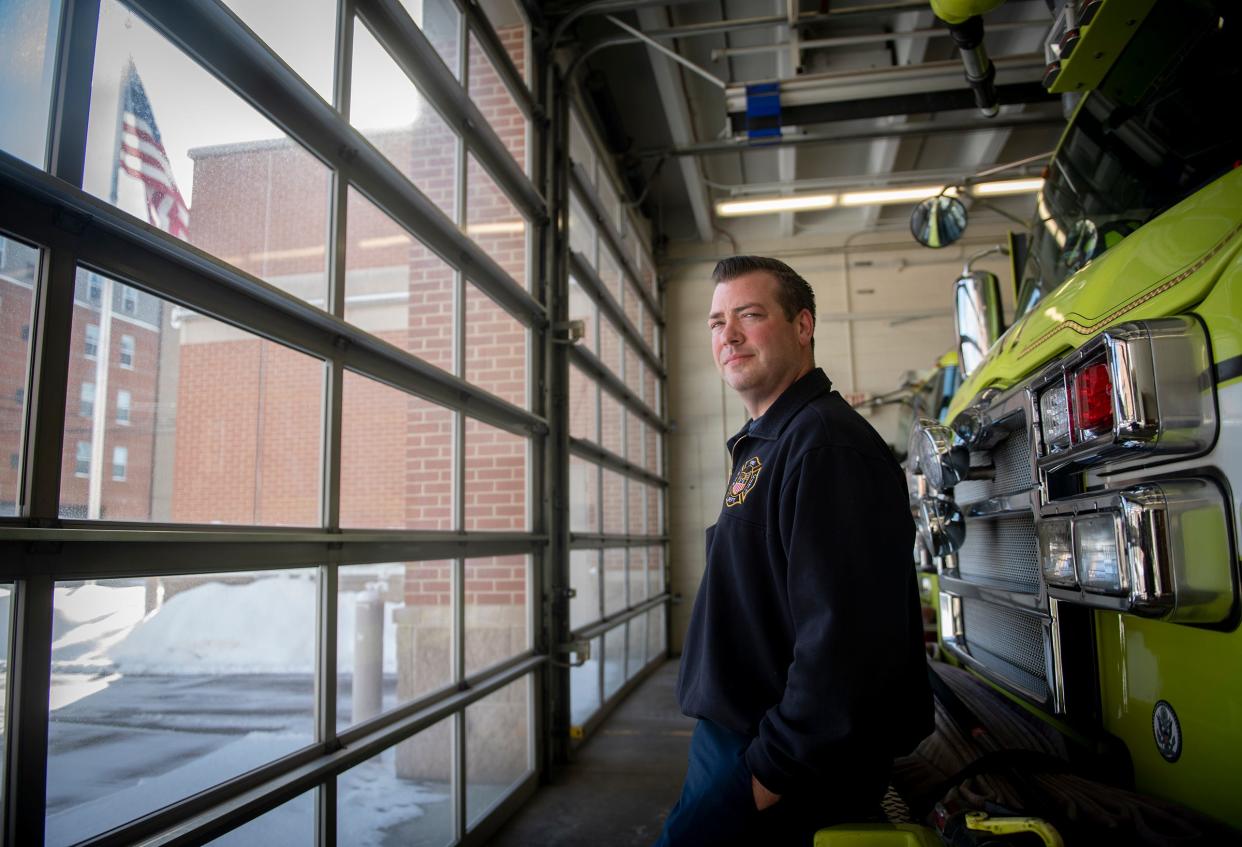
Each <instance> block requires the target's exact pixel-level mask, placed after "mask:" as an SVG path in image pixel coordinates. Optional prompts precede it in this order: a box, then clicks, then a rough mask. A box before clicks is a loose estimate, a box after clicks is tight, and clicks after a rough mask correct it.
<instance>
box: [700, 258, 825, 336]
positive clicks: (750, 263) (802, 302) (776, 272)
mask: <svg viewBox="0 0 1242 847" xmlns="http://www.w3.org/2000/svg"><path fill="white" fill-rule="evenodd" d="M755 271H766V272H767V273H770V274H771V275H772V276H773V277H774V278H775V279H776V302H777V303H779V304H780V306H781V311H783V312H784V313H785V320H787V321H791V322H792V321H793V319H794V318H796V317H798V313H799V312H801V311H802V310H803V309H806V310H807V311H808V312H810V313H811V326H812V328H813V327H814V326H815V292H814V291H812V290H811V286H810V284H809V283H808V282H807V281H806V280H805V279H803V278H802V277H801V276H799V275H798V272H797V271H795V270H794V269H793V268H791V267H789V265H787V264H785V263H784V262H782V261H781V260H780V259H769V258H767V257H766V256H730V257H729V258H727V259H721V260H720V261H719V262H717V263H716V269H715V270H714V271H712V282H715V283H716V284H717V285H719V284H720V283H722V282H729V281H730V280H734V279H737V278H738V277H739V276H745V275H746V274H749V273H754V272H755Z"/></svg>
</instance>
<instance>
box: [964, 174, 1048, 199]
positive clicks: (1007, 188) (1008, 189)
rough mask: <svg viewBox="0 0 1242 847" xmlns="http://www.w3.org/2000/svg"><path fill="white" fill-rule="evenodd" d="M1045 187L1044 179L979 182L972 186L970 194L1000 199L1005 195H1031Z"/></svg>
mask: <svg viewBox="0 0 1242 847" xmlns="http://www.w3.org/2000/svg"><path fill="white" fill-rule="evenodd" d="M1043 187H1044V180H1043V177H1032V178H1029V179H1001V180H997V181H995V182H977V183H975V184H974V185H972V186H970V193H971V194H974V195H976V196H978V197H999V196H1001V195H1004V194H1029V193H1030V192H1032V191H1039V190H1040V189H1041V188H1043Z"/></svg>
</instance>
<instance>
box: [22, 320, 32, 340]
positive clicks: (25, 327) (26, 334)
mask: <svg viewBox="0 0 1242 847" xmlns="http://www.w3.org/2000/svg"><path fill="white" fill-rule="evenodd" d="M21 337H22V341H29V340H30V324H22V330H21Z"/></svg>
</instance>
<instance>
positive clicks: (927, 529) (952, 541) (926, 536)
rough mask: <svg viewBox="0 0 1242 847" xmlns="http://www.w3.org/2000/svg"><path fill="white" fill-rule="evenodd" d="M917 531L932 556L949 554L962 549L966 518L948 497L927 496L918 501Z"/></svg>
mask: <svg viewBox="0 0 1242 847" xmlns="http://www.w3.org/2000/svg"><path fill="white" fill-rule="evenodd" d="M919 532H920V533H921V535H922V537H923V543H924V544H925V545H926V546H927V549H928V550H930V551H931V554H932V555H933V556H936V557H940V556H949V555H952V554H953V553H956V552H957V551H958V550H960V549H962V542H963V541H965V540H966V520H965V518H963V517H962V510H961V509H959V508H958V507H957V504H956V503H954V502H953V501H952V500H950V499H949V498H948V497H927V498H925V499H924V500H923V501H922V502H920V503H919Z"/></svg>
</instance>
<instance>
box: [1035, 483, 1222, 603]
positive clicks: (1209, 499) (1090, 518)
mask: <svg viewBox="0 0 1242 847" xmlns="http://www.w3.org/2000/svg"><path fill="white" fill-rule="evenodd" d="M1229 520H1230V512H1229V507H1228V505H1227V501H1226V499H1225V496H1224V494H1223V493H1222V492H1221V490H1220V488H1218V487H1217V485H1216V484H1215V483H1213V482H1211V481H1209V480H1206V479H1169V480H1160V481H1159V482H1153V483H1145V484H1143V485H1136V486H1132V487H1130V488H1124V489H1121V490H1119V491H1110V492H1104V493H1101V494H1096V495H1090V496H1087V497H1076V498H1074V499H1072V500H1062V501H1058V502H1054V503H1049V504H1047V505H1046V506H1045V507H1044V508H1043V511H1042V514H1041V516H1040V521H1039V533H1038V534H1039V555H1040V566H1041V569H1042V571H1043V574H1044V580H1045V581H1046V582H1047V584H1048V590H1049V593H1050V594H1052V595H1054V596H1056V597H1058V598H1059V599H1062V600H1075V601H1078V602H1080V603H1084V604H1086V605H1090V606H1100V607H1103V608H1109V609H1117V610H1120V611H1126V612H1132V613H1134V614H1140V615H1146V616H1150V617H1159V618H1163V619H1165V620H1168V621H1174V622H1177V623H1200V624H1204V623H1219V622H1220V621H1222V620H1224V619H1225V618H1227V617H1228V616H1229V613H1230V610H1231V609H1232V607H1233V571H1234V562H1235V556H1234V554H1233V552H1232V549H1231V546H1230V538H1229Z"/></svg>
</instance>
